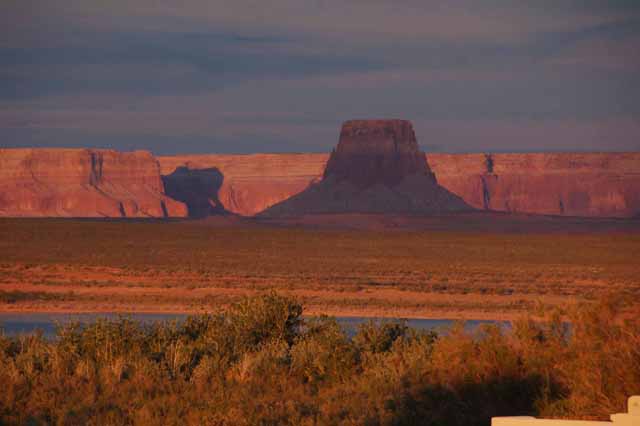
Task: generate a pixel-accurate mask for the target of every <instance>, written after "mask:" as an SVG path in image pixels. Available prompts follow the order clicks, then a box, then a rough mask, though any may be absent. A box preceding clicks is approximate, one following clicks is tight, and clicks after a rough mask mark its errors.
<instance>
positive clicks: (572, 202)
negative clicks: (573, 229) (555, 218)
mask: <svg viewBox="0 0 640 426" xmlns="http://www.w3.org/2000/svg"><path fill="white" fill-rule="evenodd" d="M429 163H430V165H431V167H432V169H433V171H434V172H435V174H436V177H437V179H438V182H439V183H440V184H442V185H443V186H445V187H446V188H448V189H449V190H450V191H452V192H454V193H456V194H458V195H460V196H461V197H462V198H464V199H465V201H467V202H468V203H469V204H471V205H472V206H474V207H476V208H480V209H485V210H495V211H504V212H514V213H515V212H518V213H534V214H548V215H563V216H587V217H633V216H637V215H638V214H640V153H553V154H551V153H548V154H493V155H491V154H468V155H447V154H438V155H429Z"/></svg>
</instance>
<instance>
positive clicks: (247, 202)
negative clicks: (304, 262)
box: [158, 154, 328, 217]
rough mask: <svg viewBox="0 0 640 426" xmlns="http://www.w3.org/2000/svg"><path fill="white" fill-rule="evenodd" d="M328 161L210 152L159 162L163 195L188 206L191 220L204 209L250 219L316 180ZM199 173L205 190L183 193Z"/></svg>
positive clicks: (312, 157)
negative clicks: (205, 183)
mask: <svg viewBox="0 0 640 426" xmlns="http://www.w3.org/2000/svg"><path fill="white" fill-rule="evenodd" d="M327 158H328V155H327V154H250V155H216V154H211V155H182V156H174V157H158V160H159V161H160V167H161V171H162V175H163V179H164V181H165V185H166V187H167V192H168V194H169V195H170V196H172V197H174V198H176V199H179V200H181V201H184V202H185V203H187V205H189V206H190V211H191V215H192V216H194V217H200V216H202V215H203V212H205V211H209V212H219V211H220V210H221V209H222V210H225V211H228V212H231V213H237V214H241V215H244V216H253V215H255V214H256V213H259V212H261V211H263V210H265V209H266V208H268V207H270V206H272V205H274V204H276V203H279V202H280V201H282V200H285V199H287V198H289V197H291V196H292V195H295V194H298V193H300V192H302V191H304V189H305V188H307V187H308V186H309V184H310V183H311V182H313V181H317V180H319V179H320V178H321V177H322V172H323V170H324V168H325V164H326V162H327ZM179 168H180V170H178V169H179ZM204 170H206V171H207V173H208V174H209V175H210V176H212V179H210V180H209V185H208V187H207V188H205V189H204V191H200V192H193V191H183V190H182V189H183V188H185V186H187V187H188V186H189V182H193V181H194V180H195V181H197V182H202V181H201V178H202V171H204ZM199 185H201V184H199ZM214 188H215V191H213V189H214Z"/></svg>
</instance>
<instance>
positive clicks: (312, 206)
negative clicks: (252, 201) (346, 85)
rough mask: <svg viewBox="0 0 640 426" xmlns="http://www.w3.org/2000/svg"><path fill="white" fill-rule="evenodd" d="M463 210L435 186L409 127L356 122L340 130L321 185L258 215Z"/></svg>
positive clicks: (399, 122)
mask: <svg viewBox="0 0 640 426" xmlns="http://www.w3.org/2000/svg"><path fill="white" fill-rule="evenodd" d="M465 210H471V207H469V206H468V205H467V204H466V203H465V202H464V201H463V200H462V199H461V198H460V197H458V196H456V195H454V194H452V193H451V192H449V191H447V190H446V189H445V188H443V187H441V186H440V185H438V184H437V183H436V179H435V177H434V175H433V173H432V172H431V170H430V169H429V166H428V165H427V162H426V159H425V155H424V153H422V152H421V151H420V149H419V147H418V143H417V141H416V137H415V134H414V131H413V126H412V125H411V123H410V122H408V121H404V120H357V121H347V122H346V123H344V125H343V126H342V131H341V133H340V141H339V143H338V146H337V148H336V149H335V150H334V151H333V152H332V153H331V156H330V157H329V160H328V162H327V166H326V169H325V172H324V176H323V179H322V181H320V182H318V183H314V184H312V185H310V186H309V188H307V189H306V190H304V191H303V192H301V193H299V194H297V195H294V196H293V197H291V198H289V199H287V200H285V201H282V202H280V203H278V204H276V205H273V206H271V207H269V208H268V209H266V210H264V211H263V212H261V213H260V215H262V216H268V217H277V216H302V215H309V214H325V213H382V214H386V213H394V214H437V213H445V212H453V211H465Z"/></svg>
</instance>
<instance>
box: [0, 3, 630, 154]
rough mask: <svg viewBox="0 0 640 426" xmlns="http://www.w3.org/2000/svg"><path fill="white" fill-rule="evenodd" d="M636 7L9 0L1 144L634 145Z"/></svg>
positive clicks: (289, 147)
mask: <svg viewBox="0 0 640 426" xmlns="http://www.w3.org/2000/svg"><path fill="white" fill-rule="evenodd" d="M637 5H638V2H631V1H615V0H614V1H609V2H601V1H590V0H588V1H577V0H576V1H572V0H571V1H563V2H555V1H547V0H539V1H527V2H511V1H509V2H507V1H502V0H488V1H486V2H484V1H483V2H476V1H473V0H466V1H439V0H438V1H430V2H424V1H417V0H401V1H393V2H392V1H384V0H367V1H364V0H352V1H337V0H323V1H320V0H318V1H299V0H295V1H294V0H274V1H273V2H270V3H269V4H268V5H267V4H266V3H264V2H257V1H244V0H243V1H234V2H221V1H204V0H202V1H200V0H192V1H188V2H184V3H180V4H178V3H173V2H168V1H162V0H161V1H153V2H152V1H150V0H141V1H137V2H133V3H131V2H125V1H124V0H112V1H110V2H86V1H79V0H67V1H65V2H62V3H59V4H57V5H54V4H53V3H52V2H44V1H33V0H23V1H16V0H9V3H8V6H7V13H5V14H4V15H3V16H4V17H3V18H0V19H1V20H2V22H1V23H2V24H3V28H4V29H3V30H1V31H3V37H2V38H0V140H2V141H3V142H2V144H3V145H8V146H27V145H42V146H45V145H47V146H50V145H52V144H53V145H56V144H57V145H73V146H96V145H107V146H111V147H114V148H118V149H125V148H126V149H129V148H134V147H140V148H148V149H152V150H154V151H158V152H163V153H170V152H189V151H194V152H207V151H219V152H252V151H324V150H328V149H330V147H331V146H332V145H333V144H335V139H336V135H337V132H338V126H339V124H340V122H341V121H342V120H344V119H348V118H352V117H372V116H374V117H385V116H393V117H406V118H410V119H412V120H414V122H415V123H416V126H417V127H418V128H419V129H423V131H425V132H427V133H429V134H430V139H429V140H428V141H425V144H427V145H430V146H436V147H438V149H442V150H445V151H446V150H454V151H464V150H467V149H469V150H471V149H473V150H505V149H507V150H518V151H522V150H540V149H542V148H545V149H552V148H553V149H580V148H581V147H583V149H598V150H608V149H616V150H619V149H638V140H640V132H639V131H638V126H636V125H634V124H635V123H637V122H638V121H639V120H640V96H639V95H640V84H639V83H640V77H639V76H640V57H639V55H640V54H639V53H638V52H640V7H639V6H637ZM152 6H153V7H152ZM429 126H433V128H435V129H438V131H437V132H435V133H434V132H428V131H427V130H426V129H429ZM443 126H445V127H443ZM446 126H450V129H449V131H447V129H446ZM541 128H544V129H546V133H545V141H542V140H541V138H540V137H539V136H540V133H539V131H538V130H537V129H541ZM460 129H467V130H464V131H462V130H460ZM468 129H472V130H468ZM518 131H520V132H522V134H523V135H522V137H520V138H517V139H518V141H519V142H518V143H517V144H516V145H514V142H513V140H514V137H513V135H514V134H515V133H517V132H518ZM434 135H437V137H438V138H440V139H439V140H432V139H431V138H432V137H434ZM465 135H467V136H465ZM533 135H535V137H533ZM608 135H616V138H615V143H614V142H612V140H613V138H612V137H610V136H608ZM465 137H469V138H470V139H469V140H467V141H465V139H464V138H465ZM471 137H474V139H473V140H471ZM581 139H582V142H581ZM154 141H155V142H154ZM171 141H174V142H175V143H172V142H171Z"/></svg>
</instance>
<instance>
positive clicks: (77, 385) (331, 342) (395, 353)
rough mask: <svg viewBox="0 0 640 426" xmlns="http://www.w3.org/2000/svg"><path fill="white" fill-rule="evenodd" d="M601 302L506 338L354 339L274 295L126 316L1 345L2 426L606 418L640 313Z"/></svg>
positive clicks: (628, 371)
mask: <svg viewBox="0 0 640 426" xmlns="http://www.w3.org/2000/svg"><path fill="white" fill-rule="evenodd" d="M625 303H626V301H625V300H624V299H621V298H616V299H607V301H604V302H599V303H598V304H595V305H593V304H592V305H585V306H582V305H581V306H579V308H577V309H572V310H571V312H569V314H568V319H569V322H565V321H563V320H561V316H560V315H558V314H551V315H549V316H547V317H545V318H536V317H529V318H527V319H522V320H518V321H516V322H514V323H513V328H512V329H511V330H504V329H500V328H499V327H497V326H484V327H483V328H480V329H478V330H476V331H473V332H468V331H464V328H463V327H462V326H461V325H459V326H454V327H453V328H452V329H451V330H450V331H449V332H448V333H446V334H443V335H436V334H434V333H432V332H417V331H415V330H412V329H409V328H407V327H406V326H405V325H404V324H403V323H402V322H382V323H369V324H366V325H364V326H361V327H360V329H359V331H358V332H357V334H356V335H355V336H353V337H349V336H347V335H346V334H345V332H344V331H343V330H342V329H341V328H340V327H339V326H338V324H337V323H336V321H335V320H334V319H332V318H330V317H321V318H315V319H309V318H303V317H302V314H303V307H302V305H300V304H299V303H298V301H296V300H295V299H291V298H288V297H282V296H278V295H276V294H268V295H263V296H257V297H252V298H247V299H243V300H241V301H240V302H237V303H235V304H232V305H230V306H229V307H227V308H226V309H224V310H223V311H220V312H217V313H213V314H207V315H197V316H193V317H190V318H189V319H187V320H185V321H184V322H182V323H169V324H167V323H157V324H147V325H143V324H139V323H136V322H134V321H132V320H129V319H127V318H121V319H118V320H113V321H107V320H100V321H98V322H96V323H94V324H89V325H85V326H82V325H80V324H70V325H66V326H64V327H62V328H60V329H59V330H58V332H57V336H56V338H55V339H53V340H46V339H44V338H43V337H42V336H38V335H30V336H20V337H2V336H0V383H2V392H0V423H1V424H7V425H13V424H16V425H18V424H20V425H22V424H30V425H39V424H58V425H80V424H82V425H85V424H86V425H127V424H130V425H218V426H223V425H229V426H244V425H247V426H248V425H292V426H293V425H295V426H300V425H353V426H356V425H357V426H361V425H369V426H374V425H395V426H400V425H421V426H428V425H449V426H456V425H465V426H469V425H471V426H473V425H489V423H490V418H491V417H492V416H505V415H536V416H544V417H560V418H564V417H570V418H583V419H606V418H607V416H608V415H609V414H610V413H614V412H620V411H623V410H624V409H625V402H626V398H627V396H628V395H631V394H634V393H635V394H637V393H640V319H639V318H638V317H633V318H626V319H625V318H623V317H620V316H619V312H620V309H621V308H624V305H625Z"/></svg>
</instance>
